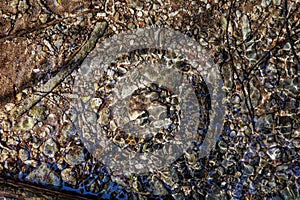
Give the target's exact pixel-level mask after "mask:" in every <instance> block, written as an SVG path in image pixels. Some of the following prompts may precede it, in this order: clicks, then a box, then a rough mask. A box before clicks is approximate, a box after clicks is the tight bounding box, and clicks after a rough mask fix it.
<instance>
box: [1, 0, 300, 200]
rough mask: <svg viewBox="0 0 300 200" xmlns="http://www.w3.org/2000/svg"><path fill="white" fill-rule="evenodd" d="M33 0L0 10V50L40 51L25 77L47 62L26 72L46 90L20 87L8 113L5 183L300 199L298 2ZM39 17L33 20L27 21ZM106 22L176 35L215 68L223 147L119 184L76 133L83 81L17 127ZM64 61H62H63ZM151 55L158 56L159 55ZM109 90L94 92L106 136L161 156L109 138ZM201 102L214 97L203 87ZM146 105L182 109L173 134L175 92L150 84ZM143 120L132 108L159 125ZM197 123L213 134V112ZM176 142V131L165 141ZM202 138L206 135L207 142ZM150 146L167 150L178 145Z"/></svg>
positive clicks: (102, 193)
mask: <svg viewBox="0 0 300 200" xmlns="http://www.w3.org/2000/svg"><path fill="white" fill-rule="evenodd" d="M37 2H39V3H37V4H35V3H34V4H31V1H23V0H20V1H14V0H13V1H9V2H8V1H5V2H4V3H3V5H0V8H1V9H0V12H1V14H2V16H1V17H0V22H1V23H0V25H1V27H0V36H1V38H0V42H4V41H5V42H6V43H11V46H13V44H17V43H18V42H19V40H24V38H26V42H29V43H30V45H32V47H36V46H38V47H39V48H37V51H35V52H32V53H33V54H32V55H33V56H30V57H28V60H27V61H26V62H25V61H24V63H21V64H22V65H24V66H25V68H26V69H27V68H28V66H26V65H29V64H30V63H34V62H35V61H40V62H41V65H39V66H36V67H37V69H31V68H30V67H29V68H28V69H29V71H31V72H33V73H36V74H37V76H38V79H39V82H38V83H37V84H35V85H34V86H32V87H26V88H25V89H24V88H21V87H20V90H17V91H16V94H15V97H14V99H11V100H10V101H9V102H7V103H5V104H4V105H3V106H2V107H0V154H1V157H0V176H1V177H2V178H6V179H13V180H17V181H20V182H26V183H29V184H37V185H40V186H43V187H45V186H47V187H50V186H51V187H53V190H58V191H62V192H66V191H68V192H73V193H75V194H78V195H90V196H93V197H98V198H99V199H100V198H102V199H109V198H117V199H134V198H135V199H147V198H154V199H155V198H157V199H159V198H169V199H204V198H208V199H297V198H299V193H300V167H299V166H300V154H299V152H300V151H299V148H300V143H299V141H300V131H299V130H300V128H299V126H300V118H299V116H300V113H299V112H300V110H299V102H300V100H299V91H300V89H299V65H300V62H299V58H300V53H299V52H300V40H299V38H300V30H299V25H300V20H299V16H298V13H299V11H300V10H299V9H300V6H299V2H298V1H283V0H262V1H260V2H253V1H230V2H224V1H205V0H203V1H202V0H199V1H198V0H197V1H181V0H176V1H165V2H162V1H148V0H146V1H135V0H128V1H114V0H106V1H104V2H97V1H95V2H94V1H93V2H92V3H81V1H72V2H71V1H67V0H61V1H56V0H53V1H49V2H51V3H49V2H48V1H37ZM34 8H38V9H36V10H35V9H34ZM35 12H36V19H32V20H33V21H30V23H24V22H22V20H25V19H27V18H26V16H27V17H28V16H29V14H32V13H35ZM99 20H100V21H101V20H105V21H107V22H108V29H107V31H106V34H105V35H104V38H105V37H110V36H112V35H114V34H118V33H120V32H121V31H124V30H128V29H133V28H138V27H146V26H157V27H170V28H173V29H175V30H178V31H181V32H182V33H184V34H187V35H188V36H189V37H192V38H194V39H195V40H196V41H197V42H198V43H199V44H200V46H201V47H202V49H201V51H202V53H203V54H205V55H207V56H209V57H210V58H212V59H213V61H214V63H211V64H213V65H217V66H218V68H219V72H220V73H221V75H222V78H223V81H224V90H226V98H225V99H224V102H225V103H226V115H225V120H224V124H223V130H222V132H221V134H220V137H219V139H218V141H217V144H216V146H215V148H214V149H213V150H212V151H211V152H210V153H209V155H208V156H206V157H204V158H199V156H198V152H197V151H193V150H189V151H187V152H185V153H184V155H182V156H181V157H180V158H178V159H177V160H176V161H175V162H174V163H173V164H171V165H170V166H168V167H165V168H163V169H161V170H158V171H154V172H151V173H149V174H143V175H138V174H136V175H130V176H122V175H114V174H113V173H112V172H111V171H110V169H109V166H105V165H103V163H102V162H101V160H98V159H96V158H94V157H93V156H92V155H91V154H90V153H89V152H88V150H87V149H86V147H85V146H84V144H83V143H82V141H81V140H80V138H79V132H80V130H77V129H76V126H74V124H75V123H77V118H76V113H74V110H73V109H72V102H73V99H74V98H75V99H76V98H78V97H77V96H76V95H74V94H73V92H72V86H73V83H74V80H75V79H76V75H77V72H76V71H75V72H74V73H72V74H71V75H70V76H69V77H68V78H67V79H66V80H64V81H63V82H62V83H61V84H60V85H59V86H58V87H57V88H56V89H55V90H54V91H52V92H51V94H49V95H47V96H46V97H44V98H43V99H42V100H41V101H40V102H38V103H37V104H36V105H35V106H34V107H33V108H31V109H30V110H28V111H27V112H26V113H25V114H24V115H22V116H21V117H18V118H17V117H15V116H14V115H13V113H12V110H14V109H16V108H18V107H22V103H23V102H24V100H25V99H26V97H28V96H29V95H31V94H34V93H35V92H37V91H38V90H39V86H41V85H43V84H44V83H45V82H47V80H49V79H51V78H52V77H54V76H55V72H56V70H59V67H63V63H64V61H65V60H68V58H69V57H72V55H73V54H75V53H76V51H77V48H78V47H80V46H81V45H82V44H83V43H84V39H85V38H86V37H88V36H89V34H90V33H91V30H92V29H93V27H94V23H95V22H96V21H99ZM27 21H28V20H27ZM11 24H15V26H12V25H11ZM12 29H13V30H12ZM26 30H28V32H26ZM53 33H55V34H53ZM78 36H79V37H78ZM76 38H79V39H78V40H77V39H76ZM99 42H101V39H100V41H99ZM25 51H26V50H25V49H24V52H25ZM58 52H59V55H60V56H61V57H60V60H55V57H56V56H55V55H56V54H57V53H58ZM152 54H154V56H157V57H159V53H158V52H152ZM152 54H150V55H152ZM42 58H43V59H42ZM133 58H134V59H133ZM141 58H143V56H141V55H140V54H139V55H138V56H136V55H127V57H123V58H122V59H120V60H117V61H120V62H116V63H115V64H118V63H119V64H120V63H121V65H118V66H112V67H111V69H114V67H115V68H117V70H115V71H114V70H107V75H108V76H114V75H117V76H122V75H125V74H127V72H128V71H129V70H130V69H131V67H133V66H134V65H131V64H132V63H134V62H131V64H129V63H130V62H128V63H127V64H126V62H125V61H126V60H128V59H132V60H135V62H138V60H139V59H141ZM40 59H42V60H40ZM42 61H43V62H42ZM47 63H48V64H47ZM53 63H54V64H53ZM22 65H20V64H19V65H18V67H19V68H22ZM30 66H35V65H30ZM2 73H3V72H2V71H1V72H0V75H1V77H0V78H2ZM112 73H115V74H112ZM110 82H112V80H99V83H95V84H96V85H95V90H96V91H97V92H96V95H98V96H96V97H95V99H94V100H93V101H92V103H93V106H94V108H95V109H97V110H98V111H99V119H100V122H101V123H106V124H109V129H107V132H106V134H107V137H108V138H109V137H111V139H114V141H115V143H117V144H118V145H120V146H122V147H124V148H125V146H127V148H129V149H131V151H147V150H148V149H151V148H152V150H153V146H154V143H152V146H151V145H150V146H147V145H146V144H149V143H150V144H151V142H150V141H147V138H144V140H146V141H145V142H141V141H139V140H138V139H136V138H134V137H128V135H122V133H121V132H114V133H113V134H111V135H110V131H109V130H110V129H112V130H114V129H115V128H117V127H114V125H113V120H111V119H110V118H109V117H107V112H104V111H105V108H103V109H102V108H101V105H102V103H103V102H102V99H103V98H106V97H107V96H106V95H107V94H109V91H110V90H111V89H113V87H112V88H110V86H111V85H110V84H109V83H110ZM200 82H201V81H200ZM102 86H103V87H102ZM195 87H199V86H195ZM203 92H204V93H205V94H207V91H205V88H203V91H202V93H203ZM146 96H147V98H148V96H150V97H149V101H150V102H149V103H150V105H149V104H147V106H150V107H151V104H152V105H153V107H155V109H156V108H158V107H161V109H159V112H161V111H163V110H170V113H171V110H172V111H174V115H171V114H170V115H169V117H170V118H169V119H170V120H169V121H167V122H166V123H168V124H169V123H170V124H175V128H174V129H176V123H177V120H178V117H177V114H176V112H178V111H179V110H178V107H177V106H176V103H174V104H173V103H172V102H176V98H177V97H176V94H173V93H172V92H171V93H170V92H169V91H167V90H165V89H164V88H161V87H157V85H150V86H148V87H145V88H143V89H138V90H136V92H135V93H134V95H133V96H132V98H131V104H132V107H133V108H135V106H137V107H138V106H141V107H143V106H145V105H144V102H146V100H145V101H142V102H141V99H143V98H144V99H147V98H146ZM157 96H158V97H160V98H163V100H161V101H160V100H159V98H156V97H157ZM200 96H201V95H200ZM1 98H2V97H1ZM167 99H168V100H167ZM81 100H82V101H83V102H84V101H85V100H88V99H84V98H82V99H81ZM156 100H157V101H156ZM200 101H201V102H200ZM203 101H204V102H202V100H201V98H199V104H202V105H206V104H208V106H209V100H207V99H204V100H203ZM154 105H155V106H154ZM99 108H101V109H102V110H101V109H99ZM137 110H139V109H137ZM139 111H140V112H134V109H133V110H132V115H134V116H135V118H136V119H137V118H138V123H140V124H143V123H151V122H149V120H150V121H151V117H155V116H156V115H153V116H151V114H150V113H147V112H145V110H143V109H140V110H139ZM153 112H155V111H154V110H153ZM160 114H163V113H160ZM158 116H160V115H159V114H158ZM200 122H201V123H202V124H199V129H203V130H205V127H206V126H207V122H209V117H208V116H207V114H205V112H203V120H200ZM163 125H164V124H163ZM169 132H170V133H172V130H167V131H166V132H163V133H162V135H165V136H167V135H168V134H170V133H169ZM115 133H116V134H115ZM171 135H172V134H171ZM205 136H206V135H205V134H204V133H203V134H200V135H199V137H200V138H199V141H201V140H202V139H201V137H203V138H204V137H205ZM154 138H155V139H156V140H155V141H156V143H157V144H160V145H163V144H164V142H166V141H167V140H168V139H172V136H170V137H165V138H164V139H161V138H160V137H158V135H157V138H156V137H154ZM200 144H201V143H200ZM139 145H140V146H139ZM144 146H146V147H145V149H144ZM157 148H159V147H157ZM154 149H155V147H154Z"/></svg>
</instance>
